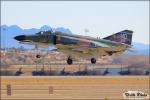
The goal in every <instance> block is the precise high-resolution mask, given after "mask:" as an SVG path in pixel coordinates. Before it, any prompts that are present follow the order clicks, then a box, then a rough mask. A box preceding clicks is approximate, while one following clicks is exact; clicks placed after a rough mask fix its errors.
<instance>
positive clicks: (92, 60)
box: [67, 56, 96, 65]
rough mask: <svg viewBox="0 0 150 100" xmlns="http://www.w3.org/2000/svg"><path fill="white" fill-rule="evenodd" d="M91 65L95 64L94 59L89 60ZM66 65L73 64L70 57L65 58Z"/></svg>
mask: <svg viewBox="0 0 150 100" xmlns="http://www.w3.org/2000/svg"><path fill="white" fill-rule="evenodd" d="M91 63H92V64H96V59H95V58H91ZM67 64H68V65H72V64H73V59H72V58H71V56H69V57H68V58H67Z"/></svg>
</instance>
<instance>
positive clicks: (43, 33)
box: [36, 31, 53, 35]
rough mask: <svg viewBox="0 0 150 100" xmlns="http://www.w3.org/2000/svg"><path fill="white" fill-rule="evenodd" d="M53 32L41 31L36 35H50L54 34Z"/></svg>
mask: <svg viewBox="0 0 150 100" xmlns="http://www.w3.org/2000/svg"><path fill="white" fill-rule="evenodd" d="M52 33H53V32H52V31H40V32H38V33H36V34H37V35H49V34H52Z"/></svg>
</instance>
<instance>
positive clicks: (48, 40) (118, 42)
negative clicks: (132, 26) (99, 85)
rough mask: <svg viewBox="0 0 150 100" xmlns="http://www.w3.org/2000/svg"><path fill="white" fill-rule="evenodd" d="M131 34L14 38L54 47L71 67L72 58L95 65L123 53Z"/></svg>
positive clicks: (45, 34)
mask: <svg viewBox="0 0 150 100" xmlns="http://www.w3.org/2000/svg"><path fill="white" fill-rule="evenodd" d="M132 34H133V31H131V30H123V31H121V32H118V33H115V34H113V35H110V36H108V37H105V38H102V39H98V38H93V37H88V36H81V35H75V34H67V33H61V32H53V31H45V32H43V31H41V32H38V33H36V34H34V35H19V36H16V37H14V38H15V39H16V40H18V41H20V42H23V43H27V44H33V45H38V46H39V47H48V46H49V45H51V44H52V45H55V47H56V48H57V49H58V51H61V52H64V53H66V54H67V55H68V58H67V63H68V64H69V65H71V64H72V63H73V59H72V58H73V57H84V58H89V57H90V59H91V63H92V64H95V63H96V58H97V57H100V56H106V55H109V56H111V55H113V54H121V53H123V52H124V51H125V50H128V49H129V48H131V42H132Z"/></svg>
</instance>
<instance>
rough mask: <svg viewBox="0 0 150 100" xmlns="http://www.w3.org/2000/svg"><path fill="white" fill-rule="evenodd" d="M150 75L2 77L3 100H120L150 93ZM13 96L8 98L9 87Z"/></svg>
mask: <svg viewBox="0 0 150 100" xmlns="http://www.w3.org/2000/svg"><path fill="white" fill-rule="evenodd" d="M149 80H150V79H149V76H51V77H50V76H36V77H35V76H9V77H8V76H2V77H1V98H2V100H4V99H5V100H6V99H7V100H8V99H10V100H12V99H13V100H14V99H18V100H22V99H26V100H31V99H36V100H44V99H51V100H60V99H61V100H66V99H68V100H80V99H84V100H94V99H95V100H101V99H103V100H104V99H107V100H112V99H115V100H119V99H123V93H124V92H127V91H142V92H145V93H149V91H150V90H149ZM8 84H10V85H11V95H7V92H8V91H7V85H8Z"/></svg>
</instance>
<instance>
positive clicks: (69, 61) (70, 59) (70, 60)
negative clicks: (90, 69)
mask: <svg viewBox="0 0 150 100" xmlns="http://www.w3.org/2000/svg"><path fill="white" fill-rule="evenodd" d="M72 63H73V60H72V58H71V57H70V56H69V57H68V59H67V64H68V65H72Z"/></svg>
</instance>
